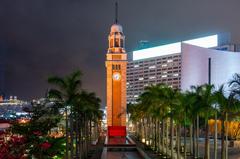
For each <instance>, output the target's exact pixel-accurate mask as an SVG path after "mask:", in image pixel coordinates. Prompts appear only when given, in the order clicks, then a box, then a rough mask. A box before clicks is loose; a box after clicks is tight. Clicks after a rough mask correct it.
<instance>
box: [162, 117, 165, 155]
mask: <svg viewBox="0 0 240 159" xmlns="http://www.w3.org/2000/svg"><path fill="white" fill-rule="evenodd" d="M164 124H165V122H164V119H163V120H162V133H161V134H162V140H161V141H162V153H163V155H164V153H165V150H164V137H165V135H164V132H165V126H164Z"/></svg>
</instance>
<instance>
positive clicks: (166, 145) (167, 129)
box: [165, 119, 169, 155]
mask: <svg viewBox="0 0 240 159" xmlns="http://www.w3.org/2000/svg"><path fill="white" fill-rule="evenodd" d="M165 130H166V143H165V148H166V154H167V155H168V146H169V144H168V139H169V137H168V134H169V133H168V131H169V128H168V119H167V122H166V129H165Z"/></svg>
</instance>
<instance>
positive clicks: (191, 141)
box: [189, 124, 193, 154]
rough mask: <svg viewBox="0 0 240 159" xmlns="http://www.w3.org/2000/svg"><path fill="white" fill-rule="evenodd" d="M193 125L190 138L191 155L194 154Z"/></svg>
mask: <svg viewBox="0 0 240 159" xmlns="http://www.w3.org/2000/svg"><path fill="white" fill-rule="evenodd" d="M192 125H193V124H191V125H190V127H189V129H190V136H189V139H190V154H192V153H193V127H192Z"/></svg>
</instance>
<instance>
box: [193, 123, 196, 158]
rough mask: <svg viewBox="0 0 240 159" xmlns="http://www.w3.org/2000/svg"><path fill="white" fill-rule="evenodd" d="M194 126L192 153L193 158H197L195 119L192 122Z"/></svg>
mask: <svg viewBox="0 0 240 159" xmlns="http://www.w3.org/2000/svg"><path fill="white" fill-rule="evenodd" d="M192 124H193V136H192V139H193V147H192V153H193V158H195V157H196V119H193V121H192Z"/></svg>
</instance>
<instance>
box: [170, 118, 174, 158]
mask: <svg viewBox="0 0 240 159" xmlns="http://www.w3.org/2000/svg"><path fill="white" fill-rule="evenodd" d="M170 120H171V121H170V129H171V140H170V145H171V158H173V136H174V132H173V131H174V130H173V117H172V115H171V119H170Z"/></svg>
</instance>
